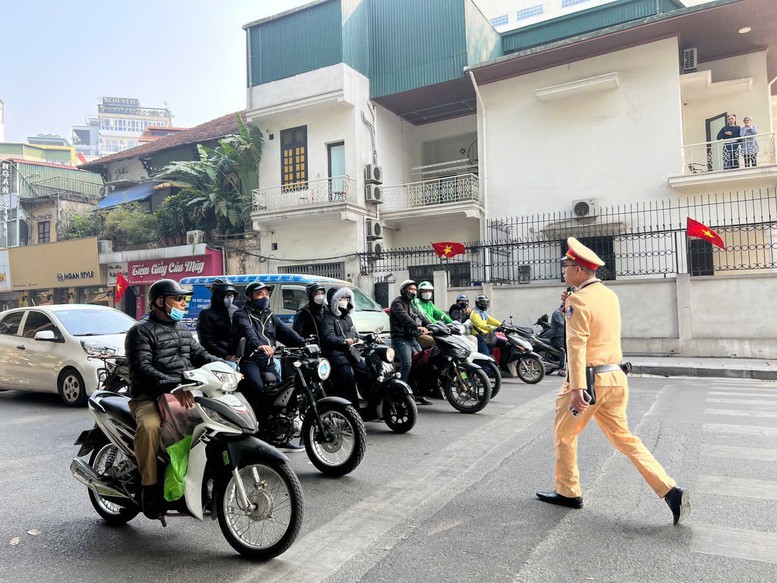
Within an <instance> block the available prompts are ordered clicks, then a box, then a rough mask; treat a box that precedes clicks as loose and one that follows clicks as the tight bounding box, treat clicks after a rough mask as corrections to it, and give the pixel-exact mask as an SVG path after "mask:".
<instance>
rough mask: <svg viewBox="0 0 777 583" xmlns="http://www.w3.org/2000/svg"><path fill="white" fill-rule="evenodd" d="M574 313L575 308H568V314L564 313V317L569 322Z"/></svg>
mask: <svg viewBox="0 0 777 583" xmlns="http://www.w3.org/2000/svg"><path fill="white" fill-rule="evenodd" d="M574 311H575V308H573V307H572V306H567V309H566V312H565V313H564V316H565V317H566V319H567V320H569V319H570V318H571V317H572V312H574Z"/></svg>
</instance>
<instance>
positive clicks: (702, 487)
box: [695, 475, 777, 500]
mask: <svg viewBox="0 0 777 583" xmlns="http://www.w3.org/2000/svg"><path fill="white" fill-rule="evenodd" d="M695 489H696V491H697V492H699V493H705V494H715V495H722V496H737V497H739V498H757V499H759V500H777V482H775V481H773V480H753V479H749V478H732V477H730V476H706V475H704V476H699V480H698V481H697V482H696V488H695Z"/></svg>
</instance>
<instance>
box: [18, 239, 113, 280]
mask: <svg viewBox="0 0 777 583" xmlns="http://www.w3.org/2000/svg"><path fill="white" fill-rule="evenodd" d="M8 257H9V263H10V268H11V275H12V276H13V282H12V286H11V289H13V290H19V291H21V290H28V289H52V288H70V287H87V286H99V285H105V281H104V280H103V279H102V278H101V275H100V263H99V260H98V257H97V238H96V237H90V238H88V239H74V240H71V241H57V242H56V243H46V244H43V245H30V246H24V247H14V248H12V249H9V250H8Z"/></svg>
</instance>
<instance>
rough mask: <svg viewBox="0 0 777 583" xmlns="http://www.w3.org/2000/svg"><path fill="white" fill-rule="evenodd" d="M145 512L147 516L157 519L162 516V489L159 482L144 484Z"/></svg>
mask: <svg viewBox="0 0 777 583" xmlns="http://www.w3.org/2000/svg"><path fill="white" fill-rule="evenodd" d="M142 496H143V514H144V515H145V517H146V518H150V519H151V520H156V519H158V518H159V517H160V516H162V502H163V500H162V491H161V489H160V488H159V484H153V485H151V486H143V492H142Z"/></svg>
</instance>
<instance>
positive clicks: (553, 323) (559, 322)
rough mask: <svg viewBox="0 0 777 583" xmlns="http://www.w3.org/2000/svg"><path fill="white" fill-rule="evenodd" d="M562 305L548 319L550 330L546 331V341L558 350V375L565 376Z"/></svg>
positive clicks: (564, 331)
mask: <svg viewBox="0 0 777 583" xmlns="http://www.w3.org/2000/svg"><path fill="white" fill-rule="evenodd" d="M562 308H563V304H562V306H561V307H558V308H556V309H555V310H554V312H553V315H552V316H551V318H550V330H549V331H548V340H550V344H551V345H552V346H555V347H556V348H558V349H559V351H560V354H559V357H558V375H559V376H565V375H566V374H567V371H566V367H567V352H566V320H565V319H564V313H563V311H562Z"/></svg>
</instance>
